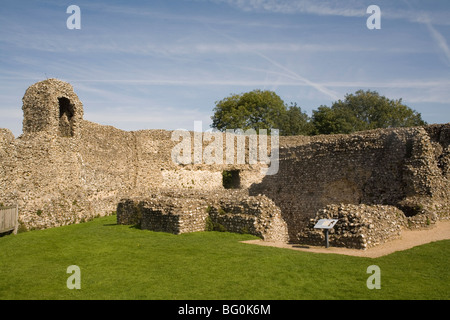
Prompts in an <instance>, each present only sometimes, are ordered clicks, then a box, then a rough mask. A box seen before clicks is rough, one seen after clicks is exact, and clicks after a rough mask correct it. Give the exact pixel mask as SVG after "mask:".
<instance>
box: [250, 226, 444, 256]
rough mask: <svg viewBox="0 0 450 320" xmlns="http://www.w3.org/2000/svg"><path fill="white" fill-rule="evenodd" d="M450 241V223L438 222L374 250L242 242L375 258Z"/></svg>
mask: <svg viewBox="0 0 450 320" xmlns="http://www.w3.org/2000/svg"><path fill="white" fill-rule="evenodd" d="M445 239H450V221H448V220H443V221H438V222H437V223H436V224H435V225H434V226H433V227H430V229H426V230H403V231H402V235H401V237H400V238H399V239H396V240H392V241H389V242H387V243H384V244H381V245H379V246H376V247H374V248H370V249H367V250H358V249H347V248H337V247H336V248H335V247H329V248H325V247H315V246H306V245H298V244H287V243H278V242H268V241H262V240H249V241H243V242H244V243H250V244H257V245H262V246H271V247H278V248H286V249H292V250H300V251H306V252H316V253H336V254H345V255H350V256H358V257H368V258H377V257H381V256H385V255H388V254H390V253H393V252H395V251H402V250H406V249H409V248H412V247H415V246H419V245H422V244H425V243H429V242H433V241H439V240H445Z"/></svg>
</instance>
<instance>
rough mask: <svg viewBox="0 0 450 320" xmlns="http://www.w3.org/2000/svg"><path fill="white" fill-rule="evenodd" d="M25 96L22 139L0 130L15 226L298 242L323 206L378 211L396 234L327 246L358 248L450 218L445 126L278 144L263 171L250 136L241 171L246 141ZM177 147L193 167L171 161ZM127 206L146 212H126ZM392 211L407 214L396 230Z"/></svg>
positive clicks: (50, 89)
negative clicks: (227, 179) (112, 220)
mask: <svg viewBox="0 0 450 320" xmlns="http://www.w3.org/2000/svg"><path fill="white" fill-rule="evenodd" d="M22 100H23V106H22V109H23V114H24V120H23V134H22V135H21V136H19V137H17V138H16V137H14V135H13V134H12V133H11V131H10V130H8V129H0V206H1V205H5V206H8V205H15V204H16V203H17V204H18V205H19V222H20V224H21V229H27V230H32V229H44V228H49V227H57V226H62V225H67V224H72V223H80V222H83V221H87V220H90V219H92V218H94V217H97V216H104V215H109V214H112V213H114V212H115V211H120V210H122V209H123V210H122V211H121V214H120V217H119V214H118V219H119V220H120V222H121V223H130V224H140V225H141V226H143V227H144V228H149V229H152V230H166V231H168V232H173V233H184V232H192V231H197V230H204V229H205V228H208V227H210V226H211V225H212V226H213V227H215V228H216V229H217V228H219V229H221V228H223V229H226V230H229V231H233V232H248V233H252V234H255V235H257V236H260V237H261V238H264V239H272V240H274V239H275V240H276V239H278V240H277V241H290V242H296V243H301V242H307V243H310V242H315V240H311V239H315V237H316V236H314V235H313V231H314V230H311V223H312V222H311V219H316V218H318V217H319V216H318V215H323V214H324V213H323V210H325V209H326V208H328V209H326V210H331V211H330V212H335V211H336V210H337V212H341V213H342V212H346V214H345V216H346V217H347V219H355V218H354V217H353V216H352V215H354V214H355V213H354V211H355V212H359V213H360V215H361V216H363V215H364V216H371V217H372V216H374V214H375V213H377V217H378V218H376V219H375V218H370V219H372V220H373V223H372V224H373V228H371V229H370V230H385V229H386V227H385V226H386V224H387V225H390V224H391V223H395V224H396V225H398V226H400V228H398V227H395V228H394V229H395V232H384V231H383V232H381V231H380V232H381V233H382V235H380V236H379V237H378V236H375V235H374V234H371V235H369V233H368V232H366V231H359V233H353V232H354V231H355V229H352V228H354V227H355V226H354V225H353V226H350V225H345V228H344V227H343V228H344V229H345V230H347V229H348V230H350V231H348V232H347V231H342V232H343V234H347V236H343V235H342V236H339V239H338V238H335V239H331V241H335V242H336V244H338V243H339V245H343V246H350V247H355V246H357V245H355V243H356V242H355V241H356V240H355V237H356V236H349V234H352V235H355V234H361V235H364V237H368V236H370V237H371V240H370V243H369V242H368V241H369V240H367V241H366V242H365V247H369V246H371V245H376V244H377V243H382V242H383V241H385V240H386V241H388V240H389V239H391V238H392V237H394V236H395V235H396V234H398V230H397V229H401V228H427V227H429V226H432V225H433V224H434V223H435V222H436V221H437V220H439V219H448V218H449V216H450V183H449V178H450V147H449V143H450V124H436V125H428V126H423V127H413V128H389V129H377V130H371V131H365V132H357V133H354V134H350V135H329V136H314V137H305V136H295V137H279V158H278V159H277V160H278V164H279V167H278V171H277V172H276V174H274V175H264V174H263V171H262V170H261V169H264V168H267V166H268V165H272V164H274V163H273V161H272V162H271V163H268V162H265V161H261V158H258V161H257V162H256V163H252V164H250V161H249V153H250V150H251V151H252V152H253V151H254V150H255V149H258V150H260V147H261V145H256V146H255V145H253V146H252V147H250V144H251V143H250V140H249V137H245V138H244V140H245V143H246V145H245V155H244V158H245V160H246V161H245V163H241V162H238V161H236V160H237V158H238V157H239V155H238V151H239V150H240V149H239V150H238V147H237V145H238V141H244V140H242V136H238V135H231V136H230V135H226V134H225V133H223V134H222V133H220V134H218V135H216V136H215V137H213V138H212V139H211V137H210V136H207V135H206V134H203V135H202V134H201V133H200V134H199V133H198V132H191V131H186V133H185V136H184V138H186V139H187V140H183V139H184V138H182V136H180V135H179V133H178V135H177V132H174V131H166V130H139V131H123V130H120V129H117V128H114V127H112V126H107V125H100V124H96V123H93V122H90V121H87V120H84V119H83V112H84V111H83V105H82V103H81V101H80V100H79V98H78V96H77V95H76V94H75V93H74V91H73V87H72V86H71V85H70V84H68V83H66V82H63V81H61V80H57V79H47V80H44V81H41V82H38V83H36V84H33V85H32V86H30V87H29V88H28V89H27V90H26V92H25V95H24V97H23V99H22ZM239 139H241V140H239ZM183 141H184V142H186V143H185V144H183ZM230 141H231V142H232V143H233V144H232V145H231V146H230V145H227V144H226V143H225V142H230ZM220 142H223V144H222V145H221V144H220ZM260 142H261V141H260ZM261 143H262V148H261V150H264V148H267V151H268V152H269V151H270V150H271V143H272V141H271V139H267V144H266V145H265V144H264V143H265V142H261ZM189 145H190V146H191V148H186V146H189ZM217 145H219V146H221V147H223V149H222V152H223V154H222V156H223V157H222V159H221V158H220V156H221V153H222V152H219V149H218V148H216V147H214V146H217ZM180 146H183V148H184V149H185V150H183V151H185V152H186V153H184V152H183V156H187V159H188V160H192V161H191V162H189V161H188V162H186V163H184V162H180V161H178V160H179V157H180V154H179V153H178V154H177V153H175V154H174V150H178V149H180ZM198 150H200V153H199V152H198ZM233 150H234V151H233ZM230 152H231V159H232V160H233V161H231V163H229V161H228V160H229V158H227V157H228V155H229V153H230ZM199 155H200V157H199ZM211 159H213V160H214V161H211ZM220 160H223V161H220ZM225 160H227V161H225ZM224 171H227V172H233V174H234V177H233V179H234V182H233V188H236V189H237V190H226V189H225V188H224V187H223V175H222V174H223V172H224ZM221 201H222V202H221ZM330 205H335V206H340V207H339V208H341V211H339V209H330V207H327V206H330ZM350 205H351V206H350ZM127 206H129V207H130V208H142V210H141V212H140V213H139V212H137V213H136V212H134V213H131V212H133V210H131V209H130V210H128V209H126V208H127ZM119 208H121V209H120V210H119ZM332 208H333V207H332ZM362 208H364V209H362ZM394 208H396V214H397V213H398V214H400V213H401V214H403V218H402V219H400V220H395V221H394V222H393V221H391V219H393V216H395V215H393V214H392V212H393V210H394ZM207 210H208V212H207ZM342 210H343V211H342ZM397 210H398V211H397ZM128 211H130V213H129V216H130V218H125V216H126V215H127V214H123V215H122V213H123V212H128ZM341 213H339V214H341ZM327 214H328V213H327ZM339 214H338V215H339ZM137 217H138V218H137ZM350 217H353V218H350ZM122 218H123V220H121V219H122ZM127 219H130V220H127ZM368 219H369V218H368ZM396 219H397V218H396ZM405 219H406V220H405ZM403 220H405V221H406V224H404V223H403V222H400V221H403ZM127 221H128V222H127ZM344 221H345V220H344ZM355 221H356V220H355ZM342 223H343V222H342ZM353 223H356V224H358V225H359V226H362V222H353ZM350 227H351V228H350ZM361 228H363V227H361ZM364 228H365V227H364ZM344 229H342V230H344ZM339 230H341V229H339ZM364 230H365V229H364ZM339 232H341V231H339ZM349 232H350V233H349ZM355 232H356V231H355ZM371 232H372V231H371ZM377 232H378V231H377ZM400 232H401V230H400ZM309 234H310V235H311V236H305V235H309ZM337 235H338V230H337V229H336V236H337ZM309 238H311V239H310V240H308V239H309ZM356 238H358V237H356ZM345 239H348V240H345ZM358 239H359V238H358ZM383 239H384V240H383ZM358 241H359V242H358V243H360V244H359V246H360V247H361V248H363V247H364V244H363V243H362V242H361V241H360V240H358ZM333 243H334V242H333Z"/></svg>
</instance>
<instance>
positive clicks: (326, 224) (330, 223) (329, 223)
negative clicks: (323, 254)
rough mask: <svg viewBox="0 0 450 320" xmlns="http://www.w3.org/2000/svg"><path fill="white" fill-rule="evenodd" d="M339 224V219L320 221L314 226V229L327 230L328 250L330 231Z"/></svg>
mask: <svg viewBox="0 0 450 320" xmlns="http://www.w3.org/2000/svg"><path fill="white" fill-rule="evenodd" d="M336 222H338V219H320V220H319V221H317V223H316V225H315V226H314V229H323V230H325V241H326V247H327V248H328V247H329V245H328V230H330V229H332V228H333V227H334V225H335V224H336Z"/></svg>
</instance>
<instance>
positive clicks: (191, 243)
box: [0, 216, 450, 300]
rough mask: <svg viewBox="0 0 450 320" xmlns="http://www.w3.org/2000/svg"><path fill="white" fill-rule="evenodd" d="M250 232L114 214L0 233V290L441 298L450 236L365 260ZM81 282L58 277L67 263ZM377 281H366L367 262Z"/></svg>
mask: <svg viewBox="0 0 450 320" xmlns="http://www.w3.org/2000/svg"><path fill="white" fill-rule="evenodd" d="M250 239H255V238H254V237H253V236H250V235H242V234H232V233H223V232H197V233H191V234H183V235H172V234H167V233H158V232H151V231H148V230H139V229H136V228H133V227H130V226H123V225H116V217H115V216H109V217H104V218H98V219H95V220H94V221H91V222H86V223H83V224H78V225H71V226H65V227H59V228H53V229H47V230H40V231H31V232H26V233H21V234H18V235H15V236H14V235H9V236H4V237H2V238H0V299H52V300H53V299H163V300H177V299H179V300H197V299H212V300H228V299H233V300H240V299H250V300H277V299H283V300H298V299H445V300H447V299H449V298H450V293H449V292H450V290H449V283H450V276H449V274H450V272H449V269H448V261H450V246H449V244H450V241H439V242H434V243H430V244H427V245H423V246H420V247H415V248H412V249H410V250H406V251H402V252H396V253H394V254H391V255H388V256H385V257H381V258H376V259H370V258H360V257H350V256H343V255H335V254H315V253H307V252H299V251H292V250H288V249H279V248H271V247H262V246H256V245H250V244H244V243H241V242H240V241H242V240H250ZM70 265H77V266H79V267H80V270H81V289H80V290H76V289H73V290H69V289H68V288H67V286H66V281H67V279H68V277H69V276H70V274H68V273H67V272H66V271H67V267H68V266H70ZM370 265H377V266H379V267H380V270H381V289H380V290H376V289H374V290H369V289H368V288H367V286H366V281H367V278H368V277H369V276H370V274H367V267H368V266H370Z"/></svg>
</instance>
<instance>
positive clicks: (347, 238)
mask: <svg viewBox="0 0 450 320" xmlns="http://www.w3.org/2000/svg"><path fill="white" fill-rule="evenodd" d="M320 219H338V221H337V222H336V225H335V226H334V227H333V228H332V229H330V230H329V236H328V237H329V244H330V246H333V247H346V248H354V249H368V248H372V247H375V246H377V245H380V244H382V243H385V242H388V241H390V240H393V239H398V238H399V237H400V236H401V233H402V230H403V229H405V228H407V227H408V221H407V218H406V217H405V215H404V214H403V212H402V211H401V210H400V209H398V208H397V207H394V206H386V205H372V206H368V205H365V204H360V205H354V204H340V205H336V204H334V205H328V206H326V207H325V208H322V209H320V210H318V211H317V213H316V216H315V217H314V218H313V219H310V221H309V223H308V225H307V227H306V228H305V229H304V230H303V231H301V232H300V233H299V234H298V236H297V242H299V243H302V244H308V245H315V246H323V245H324V243H325V233H324V231H323V230H322V229H314V226H315V225H316V223H317V222H318V221H319V220H320Z"/></svg>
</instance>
